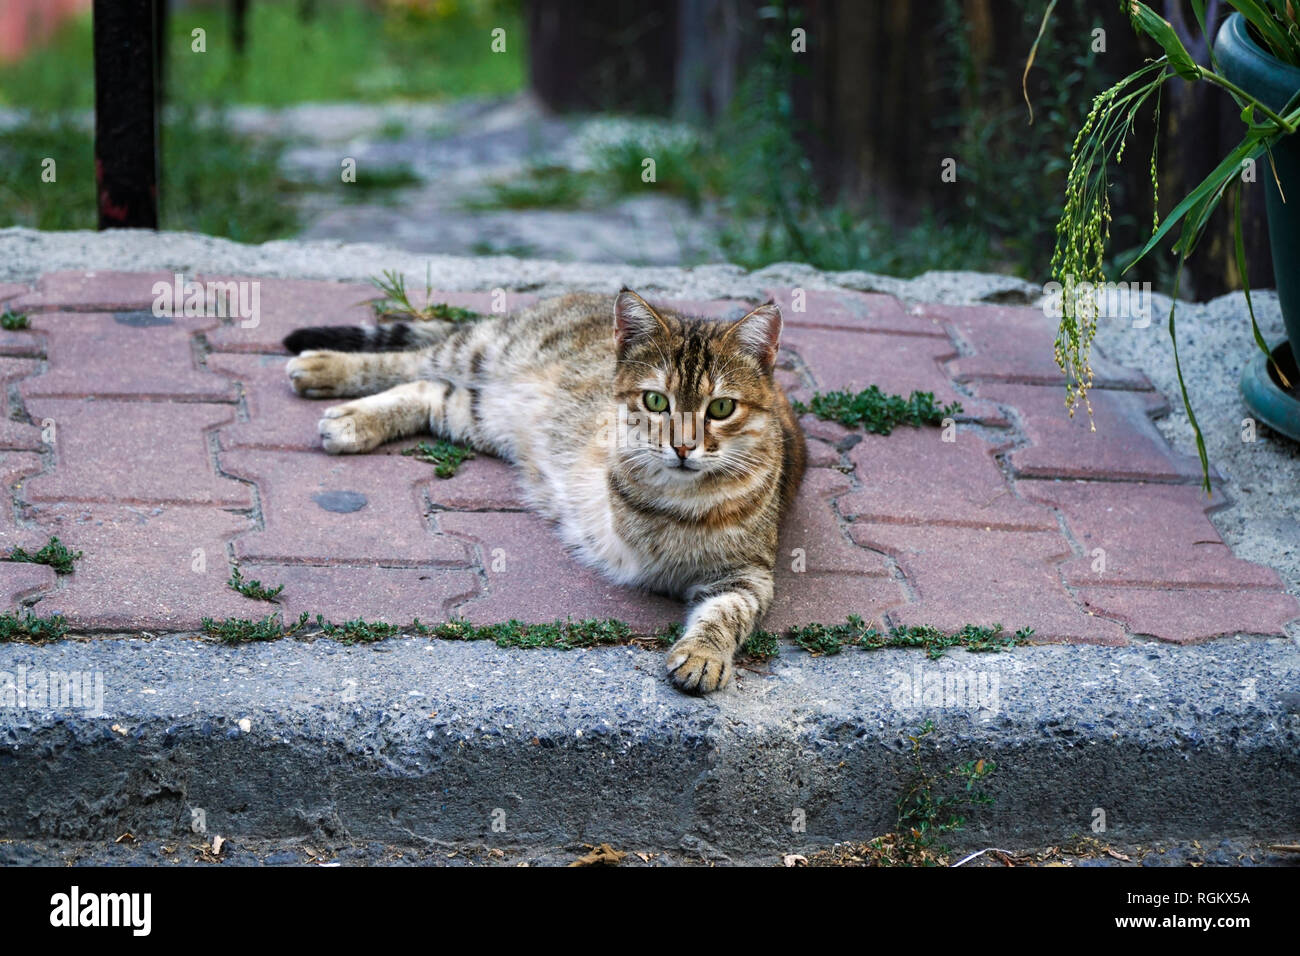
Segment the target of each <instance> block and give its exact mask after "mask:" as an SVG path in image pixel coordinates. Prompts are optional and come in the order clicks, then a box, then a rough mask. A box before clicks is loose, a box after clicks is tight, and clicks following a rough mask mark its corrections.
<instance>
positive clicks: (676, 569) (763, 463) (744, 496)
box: [284, 289, 806, 693]
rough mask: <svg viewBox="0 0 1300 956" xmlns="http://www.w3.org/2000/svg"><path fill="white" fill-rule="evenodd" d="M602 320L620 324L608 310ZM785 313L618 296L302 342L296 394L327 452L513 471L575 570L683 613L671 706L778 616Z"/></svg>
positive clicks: (792, 484) (787, 433) (726, 676)
mask: <svg viewBox="0 0 1300 956" xmlns="http://www.w3.org/2000/svg"><path fill="white" fill-rule="evenodd" d="M611 305H612V308H611ZM780 337H781V312H780V310H779V308H778V307H777V306H776V305H775V304H774V303H772V302H768V303H766V304H764V305H760V306H759V307H758V308H756V309H754V310H753V311H752V312H750V313H749V314H747V315H746V316H744V317H743V318H741V319H738V320H735V321H718V320H711V319H702V318H696V317H691V316H686V315H682V314H680V313H678V312H675V311H672V310H670V309H667V308H661V307H656V306H651V305H650V304H649V303H648V302H646V301H645V300H644V299H642V298H641V297H640V296H639V295H637V294H636V293H635V292H632V291H631V290H629V289H624V290H623V291H622V292H620V293H619V295H618V296H617V298H616V299H615V300H614V301H613V303H611V302H610V299H609V297H608V296H600V295H589V294H581V295H568V296H564V297H562V298H556V299H549V300H546V301H543V302H540V303H538V304H537V305H535V306H534V307H532V308H530V309H527V310H525V311H523V312H520V313H517V314H512V315H507V316H502V317H499V318H491V319H484V320H482V321H479V322H474V323H470V324H462V325H453V324H451V323H449V322H422V323H419V324H401V323H399V324H388V325H381V326H378V327H374V328H350V327H320V328H308V329H300V330H298V331H296V332H294V333H293V334H291V335H290V336H288V338H286V339H285V341H284V344H285V347H286V348H287V349H289V351H291V352H294V353H299V354H298V355H297V357H296V358H293V359H290V360H289V363H288V373H289V379H290V381H291V382H292V383H293V387H294V389H295V390H296V391H297V392H298V394H300V395H304V396H306V397H308V398H341V397H351V396H365V397H364V398H357V399H355V400H353V401H350V402H345V403H344V404H342V405H335V406H333V407H332V408H327V409H326V410H325V417H324V418H322V419H321V420H320V425H319V431H320V437H321V441H322V444H323V445H324V447H325V450H326V451H327V452H330V453H333V454H346V453H355V452H366V451H370V450H371V449H372V448H375V447H376V446H378V445H381V444H383V443H384V442H387V441H392V440H393V439H396V438H402V437H405V436H409V435H415V434H419V433H428V432H430V431H432V432H433V433H434V434H436V435H439V436H442V437H445V438H449V439H452V440H455V441H458V442H463V443H465V444H467V445H470V446H472V447H474V448H477V449H480V450H482V451H485V452H488V453H491V454H494V455H497V456H500V457H501V458H505V459H507V460H509V461H513V462H515V463H516V464H517V465H518V466H519V467H520V469H521V471H522V478H523V484H524V489H525V493H526V495H527V497H528V499H529V501H530V503H531V504H532V505H533V506H534V507H535V508H536V510H537V511H539V512H540V513H541V514H543V515H545V516H546V517H548V518H550V519H552V520H553V521H554V522H555V523H556V524H557V526H558V530H559V533H560V536H561V537H562V538H563V539H564V541H565V543H566V544H568V545H569V546H570V547H571V548H572V549H573V551H574V552H575V553H576V554H577V555H578V557H579V558H581V559H582V560H584V561H585V562H586V563H588V564H591V565H593V566H595V567H596V568H598V569H599V570H601V571H603V572H604V573H605V574H606V575H607V576H609V577H610V578H612V579H614V580H615V581H617V582H619V583H622V584H630V585H640V586H643V587H646V588H648V589H650V590H653V591H659V592H663V593H667V594H672V595H675V596H680V597H682V598H684V599H685V600H686V601H688V602H690V604H691V609H690V613H689V615H688V617H687V620H686V626H685V630H684V632H683V634H682V637H681V638H680V639H679V640H678V641H677V642H676V643H675V644H673V646H672V648H671V649H670V651H669V653H668V661H667V663H668V674H669V676H670V678H671V680H672V681H673V683H674V684H676V685H677V686H678V687H680V688H681V689H682V690H686V691H691V692H695V693H707V692H709V691H713V690H716V689H718V688H720V687H723V686H725V685H726V684H727V683H728V682H729V681H730V680H731V678H732V674H733V661H732V658H733V656H734V654H735V652H736V649H737V648H738V647H739V646H740V644H741V643H743V642H744V640H745V639H746V638H747V637H748V636H749V634H750V633H751V632H752V630H753V629H754V627H755V625H756V624H757V623H758V621H759V619H760V618H761V617H762V616H763V614H764V613H765V612H766V611H767V609H768V606H769V605H770V604H771V601H772V571H773V567H774V566H775V563H776V549H777V526H778V524H779V522H780V518H781V513H782V511H783V509H785V508H786V507H787V506H788V505H789V504H790V501H791V499H792V498H793V496H794V494H795V491H796V489H797V488H798V485H799V481H800V479H801V478H802V476H803V470H804V460H805V454H806V452H805V446H804V438H803V434H802V432H801V431H800V430H799V425H798V423H797V421H796V419H795V416H794V413H793V411H792V410H791V408H790V403H789V402H788V401H787V399H786V396H785V393H784V392H783V391H782V390H781V387H780V386H779V385H778V384H777V383H776V381H775V380H774V378H773V373H772V369H773V365H774V364H775V362H776V356H777V348H778V345H779V343H780Z"/></svg>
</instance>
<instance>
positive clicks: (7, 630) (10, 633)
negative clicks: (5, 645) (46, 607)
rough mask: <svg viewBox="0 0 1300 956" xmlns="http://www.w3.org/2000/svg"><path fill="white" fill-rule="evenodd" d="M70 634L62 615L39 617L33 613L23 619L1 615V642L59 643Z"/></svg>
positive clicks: (27, 614)
mask: <svg viewBox="0 0 1300 956" xmlns="http://www.w3.org/2000/svg"><path fill="white" fill-rule="evenodd" d="M67 632H68V625H67V622H66V621H65V620H64V618H63V615H62V614H55V615H53V616H52V617H37V616H36V615H35V614H33V613H32V612H31V611H28V612H26V614H24V615H23V616H22V617H19V616H18V615H16V614H0V641H10V642H13V643H18V644H44V643H45V642H46V641H57V640H60V639H62V638H63V635H65V634H66V633H67Z"/></svg>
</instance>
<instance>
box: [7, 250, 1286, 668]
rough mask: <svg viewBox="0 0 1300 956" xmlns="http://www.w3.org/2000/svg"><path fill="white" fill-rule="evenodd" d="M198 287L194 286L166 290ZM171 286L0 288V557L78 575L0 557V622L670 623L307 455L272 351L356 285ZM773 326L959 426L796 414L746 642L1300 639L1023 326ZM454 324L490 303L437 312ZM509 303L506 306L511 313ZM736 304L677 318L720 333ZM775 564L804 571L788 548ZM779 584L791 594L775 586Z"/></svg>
mask: <svg viewBox="0 0 1300 956" xmlns="http://www.w3.org/2000/svg"><path fill="white" fill-rule="evenodd" d="M191 278H197V279H198V280H199V281H207V280H208V279H211V278H220V277H209V276H198V277H191ZM157 281H165V282H171V281H172V276H170V275H162V274H158V275H153V274H114V273H104V272H100V273H55V274H51V275H47V276H45V277H43V278H42V279H40V280H39V281H38V282H37V283H36V285H35V286H34V287H33V288H28V287H25V286H17V285H0V309H3V308H8V309H10V310H13V311H16V312H21V313H26V314H27V315H28V316H29V319H30V330H27V331H13V332H10V331H4V332H0V381H3V383H4V385H5V392H4V395H3V398H2V401H3V404H4V405H5V406H6V407H5V408H4V409H0V412H3V414H2V415H0V475H2V477H3V482H4V485H5V487H6V488H7V489H9V490H10V492H11V498H12V508H11V509H9V510H7V511H5V512H4V513H3V514H0V547H3V550H4V551H5V552H7V551H8V550H9V549H10V548H11V547H13V546H15V545H21V546H23V547H26V548H28V549H29V550H30V549H33V548H35V547H39V546H40V545H41V544H43V543H44V542H45V541H46V540H47V539H48V538H49V537H50V535H57V536H58V537H59V538H60V539H61V540H62V541H63V542H64V543H66V544H67V545H68V546H69V547H72V548H74V549H77V550H80V551H82V552H84V556H83V557H82V559H81V560H80V561H79V562H78V563H77V565H76V570H75V572H74V573H72V574H69V575H63V576H56V575H55V573H54V572H53V571H52V570H51V569H50V568H48V567H45V566H42V565H31V564H17V563H7V562H5V563H0V594H3V598H4V600H5V602H6V605H7V607H8V608H10V609H13V608H15V607H16V606H29V607H31V609H32V610H33V611H34V612H35V613H37V614H42V615H45V614H53V613H61V614H64V615H66V617H67V618H68V621H69V623H70V625H71V626H72V627H73V629H74V630H77V631H86V632H108V633H111V632H125V631H129V632H136V631H145V632H149V633H162V632H192V631H196V630H198V629H199V626H200V619H201V618H203V617H208V616H210V617H216V618H222V617H238V618H259V617H262V616H264V615H265V614H267V613H268V612H269V611H274V610H276V609H277V608H276V606H275V605H271V604H267V603H266V602H262V601H256V600H252V599H249V598H245V597H243V596H242V595H240V594H238V593H236V592H234V591H233V590H231V589H230V588H229V587H228V586H227V583H226V582H227V579H228V578H229V576H230V570H231V565H232V562H237V563H238V565H239V567H240V569H241V571H242V573H243V575H244V577H245V579H253V578H257V579H260V580H261V581H262V582H263V583H265V584H266V585H268V586H274V585H279V584H283V585H284V592H283V594H282V595H281V598H280V602H279V609H280V610H281V611H282V612H283V613H284V615H285V617H286V618H291V617H294V616H296V615H298V614H299V613H300V612H302V611H308V612H310V613H312V614H313V615H314V614H317V613H320V614H322V615H324V616H325V617H326V618H327V619H332V620H335V621H343V620H347V619H352V618H357V617H361V618H365V619H367V620H387V621H389V622H392V623H406V622H409V621H410V620H411V619H412V618H419V619H421V620H423V621H433V620H437V619H440V618H442V617H445V616H449V615H453V614H456V615H463V616H465V617H467V618H469V619H471V620H473V621H475V622H492V621H499V620H504V619H508V618H519V619H523V620H527V621H550V620H553V619H556V618H563V617H566V616H572V617H574V618H581V617H617V618H622V619H624V620H626V621H628V622H630V623H631V624H633V625H634V626H636V627H637V628H639V629H643V630H652V629H655V628H657V627H659V626H661V625H663V624H667V623H669V622H672V621H675V620H678V619H680V616H681V608H680V606H679V605H677V604H676V603H675V602H672V601H668V600H665V599H661V598H656V597H651V596H647V595H643V594H639V593H637V592H634V591H630V590H626V589H622V588H618V587H615V586H613V585H611V584H608V583H607V582H605V581H604V580H603V579H601V578H600V577H599V576H597V575H596V574H594V573H593V572H591V571H588V570H586V569H585V568H583V567H581V566H579V565H578V564H576V563H575V562H573V561H572V560H570V559H569V558H567V557H566V556H565V555H564V554H563V553H562V552H561V551H560V549H559V547H558V545H557V540H556V538H555V537H554V536H553V535H552V533H551V532H550V530H549V529H548V528H547V527H546V525H545V524H544V522H542V521H541V520H540V519H538V518H536V517H534V516H532V515H531V514H529V513H528V512H527V511H525V510H523V508H522V505H521V502H520V500H519V497H518V495H517V493H516V491H515V489H514V485H513V481H512V477H511V473H510V470H509V468H508V466H506V465H504V464H502V463H501V462H498V461H495V460H492V459H490V458H485V457H479V458H476V459H474V460H472V461H470V462H468V463H466V464H465V465H463V466H462V467H461V469H460V471H459V472H458V474H457V475H456V476H455V477H453V478H451V479H447V480H443V479H439V478H437V477H436V476H435V475H434V473H433V468H432V467H431V466H430V465H427V464H424V463H422V462H420V461H417V460H415V459H413V458H410V457H404V456H402V455H400V454H399V451H400V450H401V449H402V448H404V447H409V445H411V444H413V443H412V442H407V443H404V444H399V445H394V446H391V447H388V448H385V449H384V450H383V452H379V453H374V454H371V455H367V456H359V457H349V458H333V457H329V456H326V455H325V454H323V453H322V452H321V451H320V450H319V448H318V446H317V440H316V428H315V423H316V420H317V419H318V418H319V416H320V411H321V409H322V408H323V407H324V403H320V402H310V401H305V400H302V399H299V398H297V397H296V396H295V395H294V394H293V393H292V391H291V390H290V388H289V386H288V383H287V380H286V379H285V376H284V373H283V364H284V357H285V356H284V353H283V351H282V350H281V348H280V346H279V341H280V339H281V337H282V336H283V335H285V334H286V333H287V332H288V331H289V330H291V329H292V328H295V327H297V326H299V325H302V324H305V323H311V324H321V323H356V322H360V321H367V320H369V311H368V309H367V307H366V306H365V305H364V304H363V302H364V300H366V299H368V298H370V297H371V295H372V291H373V290H371V289H370V288H369V287H366V286H361V285H343V284H337V283H328V282H311V281H296V280H271V279H263V280H258V281H259V282H260V305H261V318H260V322H259V324H258V325H257V326H256V327H255V328H243V327H241V325H240V324H239V322H238V321H231V320H229V319H221V318H216V317H198V316H194V317H186V316H179V315H178V316H176V317H157V316H154V315H153V314H152V313H151V312H150V308H151V306H152V303H153V300H154V295H153V293H152V287H153V285H154V283H155V282H157ZM771 292H772V294H773V295H775V297H776V298H777V301H778V302H780V303H781V304H782V305H783V307H785V308H786V316H787V331H786V335H785V340H784V343H785V346H786V349H785V356H784V359H785V360H784V362H783V369H782V372H781V374H782V376H783V377H784V379H785V382H786V384H787V387H789V388H790V390H791V392H792V394H793V395H794V397H796V398H803V399H805V400H806V399H807V398H808V397H809V396H810V395H811V393H812V391H813V390H814V389H819V390H823V391H826V390H832V389H854V390H856V389H860V388H864V387H866V386H867V385H870V384H873V383H874V384H877V385H879V386H880V387H881V388H882V389H884V390H886V391H890V392H900V393H903V394H906V393H908V392H910V391H911V390H913V389H920V390H925V391H932V392H934V394H935V396H936V399H937V400H938V401H939V402H941V403H947V402H952V401H960V402H961V403H962V405H963V406H964V408H965V412H964V413H963V414H962V415H961V416H959V422H960V424H961V427H960V428H959V429H958V430H957V431H956V433H955V439H956V440H955V441H951V442H948V441H944V440H943V432H942V431H941V430H940V429H930V428H927V429H921V430H914V429H909V428H906V427H905V428H901V429H899V430H897V431H895V432H894V433H893V434H892V435H890V436H888V437H883V436H874V435H866V436H863V435H860V434H857V433H852V432H850V431H848V430H846V429H843V428H841V427H839V426H838V425H833V424H828V423H825V422H821V421H819V420H817V419H815V418H812V417H807V418H805V421H804V425H805V428H806V430H807V432H808V434H809V436H810V449H811V459H812V461H811V464H812V466H813V467H811V468H810V470H809V473H808V477H807V479H806V481H805V484H804V488H803V491H802V494H801V495H800V498H799V501H798V504H797V506H796V509H795V511H794V513H792V514H791V515H790V516H789V518H788V519H787V522H786V525H785V528H784V532H783V534H784V538H783V542H782V545H781V550H782V562H781V566H780V570H779V575H778V581H777V600H776V604H775V606H774V608H773V610H772V612H771V614H770V615H769V617H768V621H767V626H768V627H769V628H771V629H781V628H784V627H787V626H789V625H794V624H803V623H809V622H812V621H821V622H827V623H830V622H835V621H839V620H842V619H843V618H844V617H845V616H846V615H847V614H850V613H857V614H861V615H862V616H864V617H866V618H869V619H876V620H877V621H882V620H885V621H888V622H889V623H901V624H932V625H936V626H938V627H942V628H946V629H953V628H957V627H960V626H961V625H963V624H966V623H973V624H991V623H995V622H997V623H1001V624H1003V625H1004V626H1006V627H1007V628H1008V629H1009V630H1015V629H1018V628H1022V627H1032V628H1033V629H1034V631H1035V634H1036V637H1037V639H1039V640H1043V641H1071V642H1089V643H1101V644H1123V643H1126V642H1128V641H1129V640H1131V639H1132V638H1133V637H1135V636H1139V635H1141V636H1151V637H1155V638H1159V639H1161V640H1166V641H1171V642H1177V643H1186V642H1192V641H1199V640H1204V639H1208V638H1213V637H1217V636H1221V635H1225V634H1234V633H1246V634H1270V635H1273V634H1280V633H1282V629H1283V626H1284V625H1285V624H1286V623H1287V622H1288V621H1290V620H1292V619H1294V618H1297V617H1300V603H1298V602H1297V601H1296V599H1295V598H1293V597H1291V596H1290V595H1288V594H1286V593H1285V591H1284V590H1283V588H1282V585H1281V582H1280V581H1279V578H1278V575H1277V574H1276V573H1275V572H1274V571H1273V570H1271V569H1269V568H1266V567H1263V566H1261V565H1258V564H1253V563H1250V562H1247V561H1243V560H1239V559H1237V558H1235V557H1234V556H1233V555H1232V553H1231V551H1230V550H1229V548H1228V547H1227V546H1226V545H1225V544H1224V543H1223V541H1222V539H1221V538H1220V536H1219V534H1218V533H1217V531H1216V530H1215V528H1214V526H1213V525H1212V524H1211V522H1210V521H1209V520H1208V519H1207V517H1206V509H1207V507H1210V508H1213V507H1219V506H1222V505H1223V504H1224V501H1223V499H1222V497H1221V495H1220V494H1219V493H1218V492H1216V495H1215V497H1214V499H1213V500H1210V501H1208V502H1207V500H1206V498H1205V496H1204V494H1203V493H1202V492H1201V491H1200V490H1199V487H1198V482H1199V467H1198V464H1197V462H1196V461H1195V460H1194V459H1189V458H1187V457H1184V456H1180V455H1178V454H1176V453H1174V452H1173V451H1172V450H1171V449H1170V448H1169V446H1168V445H1167V443H1166V442H1165V440H1164V439H1163V438H1162V437H1161V435H1160V434H1159V432H1158V431H1157V430H1156V428H1155V427H1154V426H1153V425H1152V422H1151V416H1152V415H1159V414H1161V413H1163V412H1164V411H1165V410H1167V405H1166V403H1165V402H1164V400H1163V399H1162V398H1161V396H1160V395H1159V394H1158V393H1157V392H1155V391H1154V390H1153V389H1152V388H1151V385H1150V383H1149V382H1148V381H1147V380H1146V379H1145V378H1144V377H1143V376H1142V375H1141V374H1140V373H1135V372H1132V371H1130V370H1127V369H1124V368H1121V367H1118V366H1115V365H1112V364H1109V363H1107V362H1104V361H1098V362H1096V363H1095V364H1096V371H1097V386H1098V387H1097V389H1096V390H1095V391H1094V392H1093V399H1092V400H1093V408H1094V410H1095V418H1096V431H1095V432H1090V431H1089V429H1088V425H1087V421H1086V418H1083V417H1079V418H1076V420H1074V421H1071V420H1070V419H1068V418H1067V417H1066V415H1065V411H1064V405H1063V392H1062V389H1061V387H1060V379H1059V373H1058V372H1057V370H1056V368H1055V365H1054V364H1053V362H1052V348H1051V345H1052V338H1053V330H1052V328H1051V327H1050V325H1049V323H1047V322H1046V320H1044V318H1043V317H1042V315H1041V313H1038V312H1035V311H1034V310H1031V309H1021V308H1009V307H1001V306H979V307H955V306H932V307H921V308H917V309H913V310H910V311H905V310H904V309H903V308H902V307H901V306H900V305H899V304H898V302H897V301H896V300H894V299H892V298H890V297H888V296H882V295H872V294H862V293H852V292H842V291H840V292H816V291H809V292H808V293H807V309H806V311H804V312H799V313H796V312H793V311H791V310H790V309H789V306H790V302H791V290H789V289H773V290H771ZM435 298H436V299H437V300H439V301H447V302H449V303H451V304H453V305H460V306H467V307H470V308H475V309H478V310H480V311H485V312H486V311H488V310H489V309H490V302H491V297H490V295H489V294H488V293H447V294H445V295H444V294H436V295H435ZM528 301H529V297H528V296H524V295H512V296H511V297H510V300H509V307H510V308H512V309H513V308H517V307H520V306H522V305H524V304H526V303H527V302H528ZM739 305H740V304H739V303H736V302H729V301H714V302H708V303H699V302H697V303H691V304H690V307H693V308H696V309H698V310H700V311H705V312H708V313H711V314H717V315H725V314H727V313H729V312H731V311H732V310H733V309H735V308H738V307H739ZM800 549H801V551H802V554H801V555H800V556H796V555H795V552H796V551H799V550H800ZM801 563H802V567H803V570H802V571H796V570H794V567H796V566H800V564H801Z"/></svg>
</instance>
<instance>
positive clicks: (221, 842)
mask: <svg viewBox="0 0 1300 956" xmlns="http://www.w3.org/2000/svg"><path fill="white" fill-rule="evenodd" d="M225 845H226V838H225V837H223V836H214V837H213V838H212V855H213V856H221V848H222V847H223V846H225Z"/></svg>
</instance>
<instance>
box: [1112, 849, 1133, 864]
mask: <svg viewBox="0 0 1300 956" xmlns="http://www.w3.org/2000/svg"><path fill="white" fill-rule="evenodd" d="M1106 855H1107V856H1109V857H1113V858H1114V859H1116V860H1123V861H1124V862H1125V863H1131V862H1133V861H1132V860H1130V859H1129V858H1128V857H1126V856H1125V855H1124V854H1123V853H1121V852H1119V850H1112V849H1111V848H1110V847H1106Z"/></svg>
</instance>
